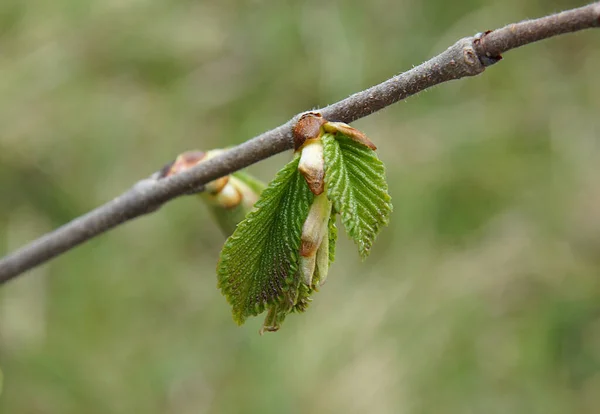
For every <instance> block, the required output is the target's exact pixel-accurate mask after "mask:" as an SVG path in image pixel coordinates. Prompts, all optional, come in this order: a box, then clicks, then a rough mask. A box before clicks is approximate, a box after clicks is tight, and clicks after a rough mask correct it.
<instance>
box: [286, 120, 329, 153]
mask: <svg viewBox="0 0 600 414" xmlns="http://www.w3.org/2000/svg"><path fill="white" fill-rule="evenodd" d="M326 123H327V120H325V118H323V116H322V115H321V114H320V113H318V112H306V113H304V114H302V116H301V117H300V119H299V120H298V122H296V125H294V129H293V131H292V133H293V136H294V150H296V151H297V150H299V149H300V148H301V147H302V146H303V145H304V143H305V142H306V140H309V139H317V138H320V137H321V135H322V133H323V130H322V129H321V127H322V126H323V125H324V124H326Z"/></svg>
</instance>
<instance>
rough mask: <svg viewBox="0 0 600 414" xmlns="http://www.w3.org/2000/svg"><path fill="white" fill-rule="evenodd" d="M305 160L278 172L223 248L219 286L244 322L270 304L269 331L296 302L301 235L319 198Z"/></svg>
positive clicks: (219, 266) (219, 270) (237, 315)
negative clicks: (303, 172)
mask: <svg viewBox="0 0 600 414" xmlns="http://www.w3.org/2000/svg"><path fill="white" fill-rule="evenodd" d="M299 159H300V157H299V155H297V156H296V157H295V158H294V159H293V160H292V161H291V162H290V163H289V164H287V165H286V166H285V167H284V168H283V169H282V170H281V171H280V172H279V173H278V174H277V176H276V177H275V179H274V180H273V181H272V182H271V183H270V184H269V186H268V187H267V188H266V189H265V190H264V191H263V193H262V194H261V196H260V198H259V200H258V201H257V202H256V204H255V210H254V211H252V212H251V213H249V214H248V216H247V217H246V218H245V219H244V221H242V222H241V223H240V224H239V225H238V226H237V229H236V230H235V232H234V233H233V235H232V236H231V237H230V238H229V239H228V240H227V242H226V243H225V246H224V247H223V251H222V252H221V257H220V260H219V264H218V266H217V276H218V286H219V288H220V289H221V291H222V292H223V294H224V295H225V297H226V298H227V300H228V301H229V303H230V304H231V305H232V307H233V318H234V320H235V321H236V322H237V323H238V324H242V323H243V322H244V321H245V320H246V318H247V317H248V316H253V315H259V314H260V313H262V312H263V311H264V310H265V309H267V308H268V309H269V314H268V315H267V321H265V329H267V330H276V329H277V327H278V326H279V323H280V322H281V320H283V318H284V317H285V315H286V314H287V313H289V312H290V311H291V310H292V309H293V308H294V306H295V305H296V302H297V299H298V294H299V283H300V277H299V273H298V272H297V270H298V262H299V255H300V236H301V232H302V226H303V224H304V220H305V219H306V217H307V215H308V211H309V209H310V205H311V203H312V200H313V194H312V193H311V192H310V190H309V188H308V186H307V185H306V182H305V181H304V178H303V177H302V175H301V174H300V172H299V171H298V162H299Z"/></svg>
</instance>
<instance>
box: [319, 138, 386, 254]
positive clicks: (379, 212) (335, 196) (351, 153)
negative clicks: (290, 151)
mask: <svg viewBox="0 0 600 414" xmlns="http://www.w3.org/2000/svg"><path fill="white" fill-rule="evenodd" d="M322 140H323V150H324V152H323V154H324V157H325V183H326V187H327V196H328V197H329V199H330V200H331V201H332V202H333V206H334V208H335V209H336V210H337V211H338V212H339V213H340V215H341V217H342V223H343V224H344V227H345V228H346V232H347V233H348V235H349V236H350V237H351V238H352V239H353V240H354V241H355V243H356V244H357V245H358V250H359V253H360V255H361V257H362V258H363V259H364V258H366V257H367V256H368V255H369V250H370V249H371V246H372V245H373V241H374V239H375V237H376V236H377V234H378V233H379V231H380V230H381V227H382V226H384V225H386V224H387V223H388V221H389V215H390V213H391V211H392V204H391V198H390V196H389V194H388V186H387V182H386V181H385V168H384V166H383V163H382V162H381V160H379V158H377V155H376V154H375V152H374V151H373V150H371V149H370V148H368V147H366V146H365V145H363V144H361V143H359V142H356V141H354V140H352V139H351V138H349V137H347V136H345V135H343V134H341V133H337V134H336V135H335V136H334V135H332V134H325V135H323V138H322Z"/></svg>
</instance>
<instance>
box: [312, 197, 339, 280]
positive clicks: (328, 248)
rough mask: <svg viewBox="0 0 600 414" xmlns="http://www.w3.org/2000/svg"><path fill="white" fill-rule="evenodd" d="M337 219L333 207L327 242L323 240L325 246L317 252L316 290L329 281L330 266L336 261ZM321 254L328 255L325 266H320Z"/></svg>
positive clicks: (328, 225)
mask: <svg viewBox="0 0 600 414" xmlns="http://www.w3.org/2000/svg"><path fill="white" fill-rule="evenodd" d="M336 219H337V214H336V213H335V209H334V208H333V207H332V208H331V215H330V216H329V223H328V224H327V240H323V245H322V246H321V247H320V248H319V251H318V252H317V267H316V268H315V275H314V287H313V288H314V289H315V290H317V288H318V287H319V286H321V285H323V284H324V283H325V281H326V280H327V274H328V272H329V266H331V264H332V263H333V261H334V260H335V243H336V242H337V226H336V225H335V222H336ZM321 254H327V263H326V265H325V266H319V265H318V264H319V263H320V262H321V260H320V259H321V257H320V255H321ZM322 267H324V269H323V268H322Z"/></svg>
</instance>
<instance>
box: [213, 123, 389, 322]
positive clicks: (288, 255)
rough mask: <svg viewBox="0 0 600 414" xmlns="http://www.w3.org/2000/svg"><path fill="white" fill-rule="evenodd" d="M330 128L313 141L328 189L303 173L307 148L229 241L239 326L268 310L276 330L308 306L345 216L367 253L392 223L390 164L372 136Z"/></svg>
mask: <svg viewBox="0 0 600 414" xmlns="http://www.w3.org/2000/svg"><path fill="white" fill-rule="evenodd" d="M330 125H331V124H330ZM346 127H347V128H346ZM326 130H327V128H325V129H323V128H321V130H320V133H319V135H318V136H317V137H316V138H315V139H316V141H315V140H313V141H312V142H313V144H314V142H316V143H317V144H318V145H319V146H322V156H321V158H322V162H321V164H322V169H323V172H324V184H325V187H324V193H323V194H322V195H319V193H318V192H317V193H316V194H317V195H316V196H315V195H313V192H314V190H313V192H311V188H309V185H308V184H307V181H308V180H309V178H308V177H306V175H305V176H304V177H303V175H302V174H301V173H300V171H299V168H298V167H299V164H300V163H301V162H300V154H301V153H302V148H300V149H299V151H298V152H297V153H296V155H295V157H294V159H293V160H292V161H291V162H290V163H289V164H287V165H286V166H285V167H284V168H283V169H282V170H281V171H280V172H279V173H278V174H277V176H276V177H275V179H274V180H273V181H272V182H271V183H270V184H269V186H268V187H267V188H266V189H265V190H264V192H263V193H262V194H261V196H260V198H259V200H258V202H257V203H256V205H255V206H254V207H255V208H254V210H253V211H251V212H250V213H249V214H248V215H247V216H246V218H245V219H244V220H243V221H242V222H241V223H240V224H239V225H238V226H237V228H236V230H235V232H234V233H233V234H232V235H231V237H229V239H228V240H227V242H226V243H225V246H224V247H223V251H222V252H221V258H220V260H219V264H218V266H217V275H218V286H219V288H220V289H221V290H222V292H223V294H224V295H225V297H226V298H227V300H228V301H229V303H230V304H231V305H232V307H233V317H234V320H235V321H236V322H237V323H238V324H242V323H243V322H244V321H245V320H246V318H247V317H249V316H256V315H259V314H261V313H262V312H264V311H265V310H267V311H268V314H267V317H266V320H265V323H264V325H263V329H262V330H268V331H275V330H277V329H278V328H279V326H280V324H281V322H282V321H283V320H284V319H285V317H286V315H287V314H289V313H290V312H293V311H304V310H305V309H306V308H307V306H308V304H309V302H310V296H311V295H312V293H314V292H315V291H316V290H317V289H318V287H319V286H320V285H322V283H323V282H324V281H325V278H326V277H327V271H328V266H329V264H331V262H333V259H334V255H335V242H336V238H337V229H336V225H335V221H336V217H337V215H340V216H341V221H342V224H343V225H344V227H345V229H346V232H347V234H348V235H349V236H350V238H352V239H353V240H354V241H355V242H356V244H357V245H358V249H359V253H360V255H361V257H362V258H363V259H364V258H366V256H367V255H368V254H369V251H370V248H371V246H372V244H373V241H374V239H375V237H376V236H377V234H378V233H379V231H380V230H381V228H382V226H384V225H385V224H387V223H388V220H389V215H390V213H391V210H392V205H391V201H390V200H391V199H390V196H389V194H388V188H387V183H386V181H385V171H384V166H383V163H382V162H381V161H380V160H379V158H377V155H376V154H375V152H374V150H373V149H371V148H370V147H369V146H367V145H365V143H364V142H362V141H361V140H357V139H355V137H353V136H351V134H345V133H343V132H346V131H349V130H351V128H350V127H348V126H345V127H344V131H343V132H341V131H333V132H325V131H326ZM329 130H331V128H329ZM357 132H358V131H357ZM301 170H302V168H301ZM305 178H306V180H305ZM324 200H327V201H324ZM313 203H314V204H313ZM323 203H325V204H323ZM318 204H319V206H318ZM311 206H313V207H314V208H311ZM321 206H325V207H324V208H323V207H321ZM323 210H325V213H323ZM309 212H310V214H309ZM315 215H316V217H313V216H315ZM315 223H316V224H315ZM321 223H322V224H321ZM307 232H309V233H310V232H315V233H314V234H318V235H320V236H322V237H312V238H311V236H313V235H314V234H312V233H310V234H306V233H307ZM307 240H313V241H314V243H313V242H311V243H312V244H313V245H312V246H311V248H312V250H311V251H312V255H313V256H309V254H307V253H306V252H305V250H306V249H307V247H306V241H307ZM311 243H309V244H311ZM315 243H316V245H314V244H315ZM315 252H316V260H315V259H312V261H311V260H310V257H314V255H315ZM307 257H308V259H307ZM315 261H316V265H315ZM307 269H308V270H307ZM262 330H261V332H262Z"/></svg>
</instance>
